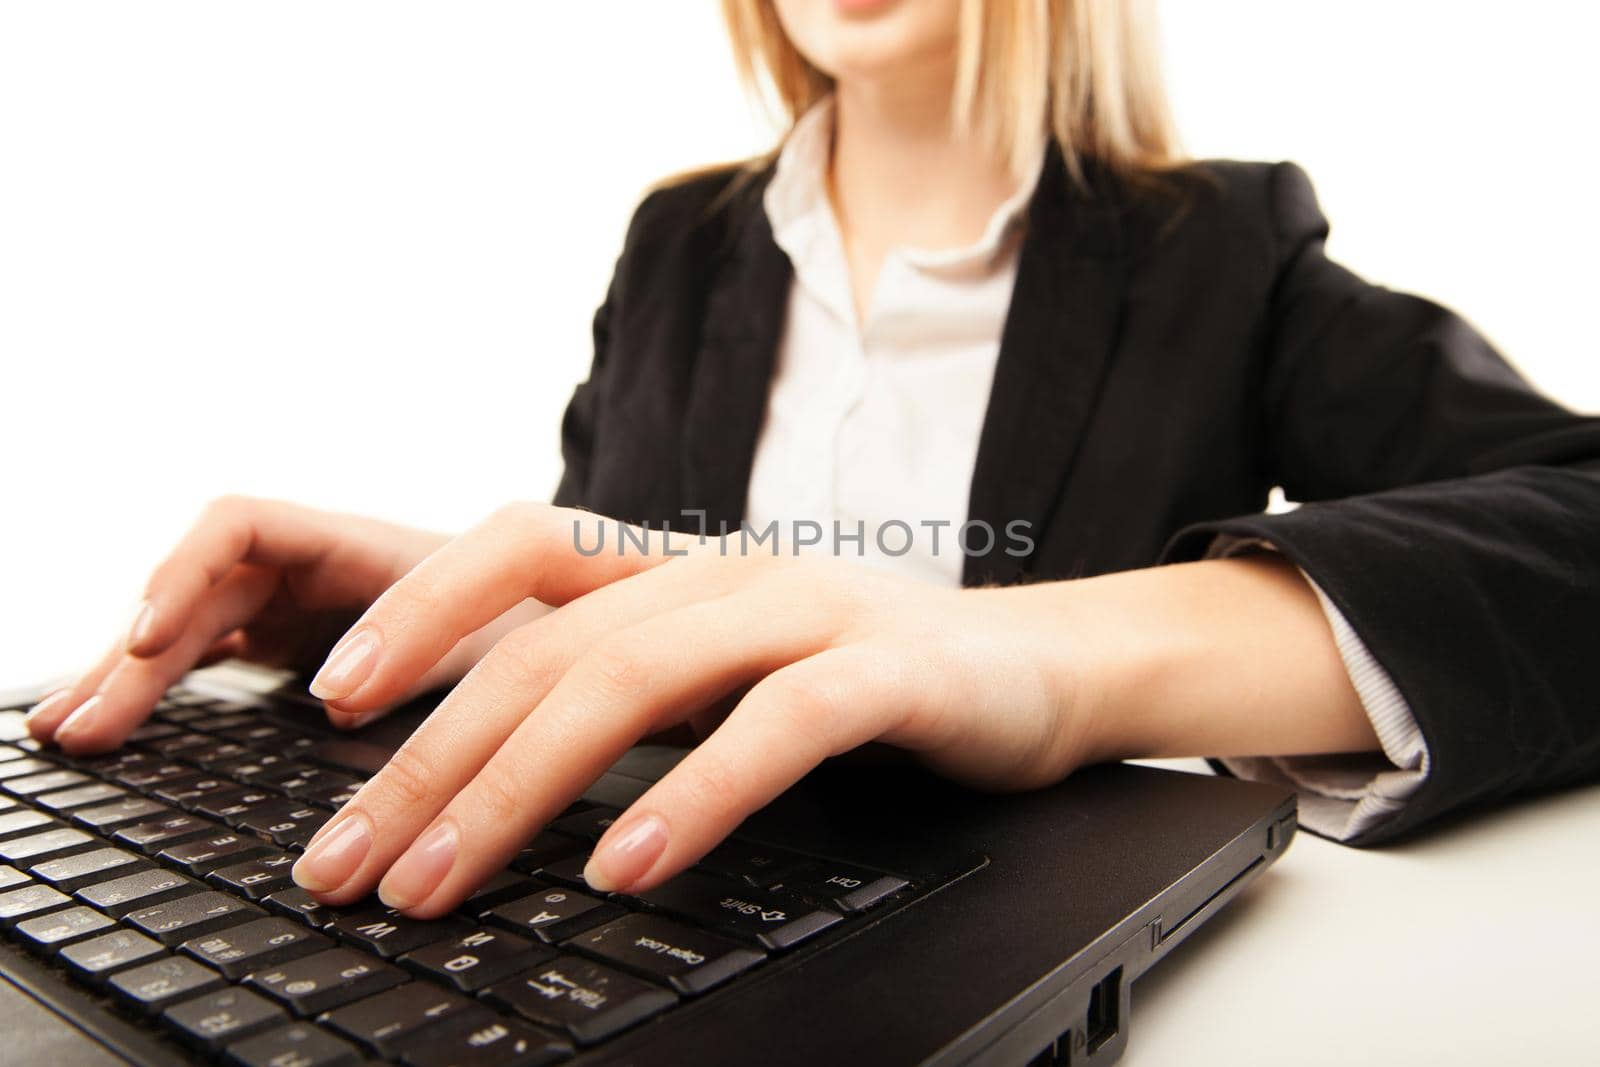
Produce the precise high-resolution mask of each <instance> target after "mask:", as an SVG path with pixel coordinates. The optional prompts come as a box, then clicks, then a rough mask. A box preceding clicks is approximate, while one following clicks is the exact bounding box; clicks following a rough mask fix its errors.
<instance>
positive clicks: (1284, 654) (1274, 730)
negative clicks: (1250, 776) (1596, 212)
mask: <svg viewBox="0 0 1600 1067" xmlns="http://www.w3.org/2000/svg"><path fill="white" fill-rule="evenodd" d="M1036 588H1037V589H1039V590H1041V591H1043V590H1049V589H1051V588H1052V587H1050V586H1041V587H1036ZM1056 595H1057V600H1058V610H1059V611H1060V612H1061V614H1062V618H1061V622H1062V624H1063V625H1064V627H1065V628H1064V629H1061V630H1058V631H1057V632H1058V633H1062V634H1069V635H1072V636H1071V639H1070V640H1065V641H1057V642H1055V645H1056V647H1057V651H1056V652H1054V653H1053V654H1054V655H1055V656H1057V657H1058V659H1062V660H1065V661H1067V662H1065V663H1063V665H1062V666H1061V667H1059V668H1058V670H1066V671H1070V672H1071V673H1072V675H1073V677H1074V678H1075V686H1074V692H1075V701H1076V706H1074V707H1073V708H1072V709H1070V711H1069V714H1072V715H1077V716H1082V718H1083V722H1082V724H1081V729H1082V736H1083V749H1084V756H1085V760H1084V761H1085V762H1090V761H1105V760H1114V759H1125V758H1137V757H1162V756H1200V755H1205V756H1233V755H1289V754H1294V753H1320V752H1348V751H1361V750H1366V749H1371V748H1374V747H1376V739H1375V737H1374V736H1373V734H1372V727H1371V724H1370V722H1369V721H1368V719H1367V716H1366V712H1365V710H1364V709H1363V708H1362V706H1361V703H1360V699H1359V697H1357V695H1356V693H1355V690H1354V687H1353V685H1352V684H1351V682H1350V679H1349V676H1348V674H1347V673H1346V671H1345V668H1344V663H1343V660H1342V659H1341V658H1340V656H1339V654H1338V649H1337V646H1336V645H1335V643H1334V640H1333V635H1332V632H1331V630H1330V629H1329V627H1328V623H1327V619H1326V617H1325V616H1324V615H1323V613H1322V609H1321V605H1320V604H1319V603H1318V601H1317V599H1316V594H1315V593H1314V591H1313V590H1312V588H1311V586H1310V584H1309V583H1308V582H1307V581H1306V580H1305V578H1304V576H1303V575H1301V573H1300V572H1299V570H1298V569H1297V568H1296V567H1295V566H1294V565H1293V564H1292V563H1290V562H1288V561H1287V560H1286V559H1284V558H1283V557H1281V556H1276V555H1268V554H1263V555H1254V556H1247V557H1240V558H1234V559H1219V560H1207V561H1204V562H1199V563H1188V564H1179V565H1172V566H1166V567H1159V568H1152V569H1147V570H1139V571H1129V572H1124V573H1120V574H1114V575H1105V576H1102V577H1098V578H1092V579H1085V580H1081V581H1075V582H1068V583H1058V588H1057V589H1056Z"/></svg>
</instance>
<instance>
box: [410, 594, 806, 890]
mask: <svg viewBox="0 0 1600 1067" xmlns="http://www.w3.org/2000/svg"><path fill="white" fill-rule="evenodd" d="M833 632H834V631H833V626H832V621H831V620H830V619H829V618H828V617H827V614H826V613H825V612H821V611H815V612H810V613H795V614H792V615H790V616H787V617H775V613H774V610H773V606H772V604H771V603H770V602H769V601H768V599H767V598H766V597H765V596H763V595H760V594H757V593H741V594H736V595H733V596H729V597H723V598H720V599H716V600H709V601H700V602H697V603H694V604H690V605H688V606H686V607H683V608H680V609H677V610H675V611H669V612H666V613H663V614H660V615H657V616H654V617H652V618H650V619H647V620H645V621H644V622H641V623H639V624H637V625H635V626H631V627H628V628H627V629H625V630H622V631H619V632H615V633H612V634H610V635H608V636H605V637H603V638H601V640H600V641H599V642H598V643H596V644H595V645H594V646H593V647H592V648H591V649H590V650H589V651H588V652H586V653H585V654H584V655H583V656H582V657H580V658H579V659H578V660H577V661H576V662H575V663H573V665H572V668H571V669H570V670H568V671H567V672H566V673H565V674H564V675H563V676H562V677H561V679H560V681H559V682H557V683H556V685H555V687H554V688H553V689H551V690H550V693H549V695H548V696H547V697H545V699H544V700H543V701H541V702H539V705H538V708H537V709H536V710H535V711H534V712H533V713H532V714H530V715H526V716H525V717H524V718H523V719H522V721H521V722H520V723H519V725H518V726H517V727H516V730H515V732H514V733H512V735H511V737H510V738H509V739H508V740H507V741H506V742H505V743H504V744H503V745H501V746H500V748H499V749H498V751H496V752H495V753H494V754H493V756H492V758H490V759H489V760H488V761H487V762H486V763H484V764H483V765H482V769H481V770H480V771H478V773H477V774H475V775H473V776H472V777H471V780H470V781H469V782H467V783H466V784H465V785H464V786H463V787H462V788H460V790H459V792H457V793H456V794H455V795H454V796H453V797H451V798H449V801H448V803H447V804H445V805H444V810H443V811H442V812H440V813H439V814H438V816H437V817H436V818H432V819H431V825H430V826H429V828H428V829H427V831H426V832H424V833H423V834H421V836H419V837H417V838H416V840H415V842H414V843H413V842H412V841H411V839H410V837H409V836H406V837H405V838H404V843H405V844H408V845H409V847H408V848H407V849H406V851H405V854H404V855H403V856H401V857H400V858H399V859H398V861H396V862H395V863H394V865H393V867H392V869H390V870H389V871H388V873H387V874H386V875H385V876H384V878H383V881H382V884H381V885H380V887H379V895H380V896H381V897H382V898H383V899H384V900H385V901H387V902H388V903H389V904H390V905H391V906H393V907H399V908H403V909H404V910H406V911H407V912H408V913H409V914H411V915H414V916H416V917H419V918H430V917H434V916H437V915H441V914H443V913H444V912H445V911H448V910H449V909H450V908H453V907H455V906H456V905H457V904H459V903H460V902H461V901H462V900H464V899H465V898H466V896H467V894H468V893H470V892H471V891H472V890H473V889H474V888H475V887H476V886H477V885H479V884H481V883H482V881H483V880H484V879H486V878H488V877H489V876H490V875H491V874H493V873H494V872H495V871H497V870H500V869H502V868H503V867H504V866H505V864H506V863H507V862H509V861H510V859H511V857H512V856H513V855H515V853H516V851H517V850H518V849H519V848H520V847H521V846H522V844H523V842H525V841H526V840H527V839H528V838H529V837H531V836H532V834H533V833H534V832H535V831H536V830H537V829H538V828H539V827H541V826H543V825H544V824H545V823H546V822H548V821H549V820H550V819H551V818H553V817H554V816H555V815H556V814H558V813H559V812H560V811H561V810H562V809H563V808H565V807H566V806H567V805H568V804H569V803H570V802H571V801H572V799H573V798H574V797H575V796H577V795H578V794H579V793H581V792H582V791H583V790H584V789H585V788H586V787H587V786H588V785H589V784H590V783H591V782H593V781H594V780H595V779H596V778H598V777H599V776H600V775H601V774H602V773H603V772H604V771H605V770H606V768H607V767H609V766H611V764H613V763H615V762H616V761H617V759H619V758H620V757H621V755H622V753H624V752H625V751H627V749H628V748H629V746H631V745H632V744H634V743H635V742H636V741H638V740H639V738H640V737H642V736H644V735H646V734H648V733H652V732H654V731H655V730H657V729H659V728H660V727H661V726H663V725H665V724H667V723H669V722H674V721H681V720H682V719H683V718H684V717H685V716H686V715H687V714H689V713H691V712H693V711H696V710H699V709H700V708H703V707H705V706H707V705H709V704H710V703H712V702H713V701H715V700H716V699H717V698H718V697H720V696H721V695H722V694H724V693H726V692H728V691H729V690H731V689H733V688H734V687H736V686H738V685H740V684H743V683H745V682H747V681H748V680H749V679H751V678H752V677H757V676H760V675H763V674H765V673H767V672H769V671H771V670H773V669H775V668H776V667H777V666H779V665H781V664H783V663H786V662H790V661H791V660H793V659H794V658H797V657H800V656H804V655H807V654H809V653H810V652H812V651H814V650H815V649H817V648H819V647H822V646H823V645H824V644H825V643H826V642H827V641H828V640H830V639H831V638H832V636H833ZM486 666H488V664H486ZM511 669H512V670H515V669H516V668H515V667H512V668H511ZM492 672H493V668H491V671H490V672H489V673H492ZM473 696H474V694H472V693H467V694H463V702H462V707H463V708H467V709H470V708H472V707H474V706H475V705H474V704H472V703H468V701H470V700H472V699H473ZM436 810H437V809H436ZM381 829H382V831H383V832H385V833H387V832H388V828H387V827H384V828H381ZM464 843H468V844H470V847H468V845H467V844H464ZM389 847H391V848H392V847H393V846H392V845H390V846H389Z"/></svg>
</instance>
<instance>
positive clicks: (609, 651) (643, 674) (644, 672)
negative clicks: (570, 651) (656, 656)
mask: <svg viewBox="0 0 1600 1067" xmlns="http://www.w3.org/2000/svg"><path fill="white" fill-rule="evenodd" d="M583 666H584V671H585V673H586V674H587V675H588V676H589V677H590V678H593V679H595V680H596V681H597V682H598V684H599V685H600V686H601V687H603V689H604V690H605V691H606V692H607V693H608V694H609V695H613V696H621V697H627V696H635V695H638V694H639V693H641V692H643V691H644V690H645V687H646V686H648V685H649V679H650V674H651V670H650V667H649V662H648V659H647V657H646V655H645V654H644V652H643V651H642V650H641V649H640V647H639V644H638V642H636V641H635V640H633V639H632V638H629V637H625V636H617V637H608V638H605V639H603V640H601V641H600V642H599V643H598V644H596V645H595V646H594V647H593V648H592V649H590V650H589V653H588V654H587V655H586V656H585V657H584V664H583Z"/></svg>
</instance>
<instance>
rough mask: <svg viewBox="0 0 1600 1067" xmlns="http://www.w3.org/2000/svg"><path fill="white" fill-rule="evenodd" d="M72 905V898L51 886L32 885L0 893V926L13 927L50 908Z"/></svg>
mask: <svg viewBox="0 0 1600 1067" xmlns="http://www.w3.org/2000/svg"><path fill="white" fill-rule="evenodd" d="M70 903H72V898H71V897H69V896H67V895H66V894H65V893H63V892H61V891H60V890H58V889H56V888H54V887H53V886H48V885H40V884H39V883H37V882H35V883H33V884H32V885H25V886H22V887H21V888H20V889H8V890H6V891H5V892H4V893H0V926H15V925H16V924H17V923H19V922H21V921H22V920H23V919H26V918H28V917H29V916H32V915H38V914H39V913H40V912H42V911H49V910H50V909H51V908H59V907H60V906H61V905H63V904H70Z"/></svg>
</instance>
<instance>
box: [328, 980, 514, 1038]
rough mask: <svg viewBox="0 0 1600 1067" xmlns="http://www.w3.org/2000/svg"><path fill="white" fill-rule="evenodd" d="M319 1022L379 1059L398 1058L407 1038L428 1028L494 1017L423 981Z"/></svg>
mask: <svg viewBox="0 0 1600 1067" xmlns="http://www.w3.org/2000/svg"><path fill="white" fill-rule="evenodd" d="M321 1021H322V1023H323V1024H324V1025H325V1026H327V1027H329V1028H330V1029H333V1030H336V1031H338V1032H339V1033H341V1034H343V1035H344V1036H345V1037H348V1038H350V1039H351V1040H353V1041H359V1042H360V1043H361V1044H363V1045H365V1046H367V1047H368V1048H370V1049H373V1050H374V1051H376V1052H377V1053H378V1054H379V1055H382V1056H390V1057H392V1056H395V1055H398V1054H399V1052H400V1049H401V1046H402V1045H403V1044H405V1043H409V1039H411V1038H413V1037H415V1036H416V1035H418V1034H421V1033H423V1032H424V1031H426V1030H428V1029H429V1028H430V1027H435V1026H439V1025H441V1024H449V1025H452V1026H461V1025H467V1026H482V1025H484V1024H485V1023H489V1022H493V1021H494V1016H493V1015H492V1014H491V1013H490V1012H489V1010H488V1009H487V1008H485V1007H483V1006H482V1005H479V1004H475V1003H473V1002H472V1001H471V1000H468V999H467V998H466V997H464V996H462V995H460V994H459V993H451V992H450V991H448V990H445V989H439V988H438V987H436V986H433V985H430V984H428V983H426V982H407V983H406V984H405V985H402V986H396V987H395V988H393V989H389V990H385V991H384V992H382V993H378V994H376V995H374V996H370V997H367V998H366V999H365V1000H358V1001H356V1002H355V1003H354V1004H346V1005H345V1006H344V1007H342V1008H338V1009H335V1010H334V1011H331V1012H329V1013H328V1014H327V1015H324V1016H323V1017H322V1020H321Z"/></svg>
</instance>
